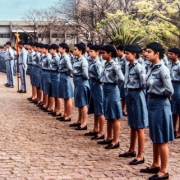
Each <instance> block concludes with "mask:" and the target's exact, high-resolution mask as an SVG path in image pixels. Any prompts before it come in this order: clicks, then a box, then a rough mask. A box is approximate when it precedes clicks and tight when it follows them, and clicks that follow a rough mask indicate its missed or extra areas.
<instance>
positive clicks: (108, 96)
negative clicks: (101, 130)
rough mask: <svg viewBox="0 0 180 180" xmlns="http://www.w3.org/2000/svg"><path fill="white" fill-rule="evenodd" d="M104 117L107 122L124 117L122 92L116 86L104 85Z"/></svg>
mask: <svg viewBox="0 0 180 180" xmlns="http://www.w3.org/2000/svg"><path fill="white" fill-rule="evenodd" d="M103 92H104V116H105V119H106V120H114V119H119V118H122V117H123V113H122V107H121V102H120V92H119V88H118V86H117V85H116V84H104V85H103Z"/></svg>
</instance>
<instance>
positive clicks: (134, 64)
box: [129, 60, 138, 68]
mask: <svg viewBox="0 0 180 180" xmlns="http://www.w3.org/2000/svg"><path fill="white" fill-rule="evenodd" d="M137 63H138V61H137V60H135V61H134V63H133V64H132V66H130V62H129V67H130V68H132V67H135V66H136V65H137Z"/></svg>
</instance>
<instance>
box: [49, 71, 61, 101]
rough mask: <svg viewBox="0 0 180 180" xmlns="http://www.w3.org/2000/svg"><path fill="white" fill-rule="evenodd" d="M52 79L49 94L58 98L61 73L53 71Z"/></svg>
mask: <svg viewBox="0 0 180 180" xmlns="http://www.w3.org/2000/svg"><path fill="white" fill-rule="evenodd" d="M50 80H51V89H50V94H49V95H50V96H51V97H54V98H58V97H59V83H60V74H59V73H58V72H56V71H51V73H50Z"/></svg>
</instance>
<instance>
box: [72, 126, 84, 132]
mask: <svg viewBox="0 0 180 180" xmlns="http://www.w3.org/2000/svg"><path fill="white" fill-rule="evenodd" d="M74 130H77V131H81V130H87V125H85V126H83V127H81V126H78V127H77V128H75V129H74Z"/></svg>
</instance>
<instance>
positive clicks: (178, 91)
mask: <svg viewBox="0 0 180 180" xmlns="http://www.w3.org/2000/svg"><path fill="white" fill-rule="evenodd" d="M172 85H173V88H174V94H173V95H172V101H171V110H172V114H180V82H179V83H178V82H177V83H174V82H172Z"/></svg>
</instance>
